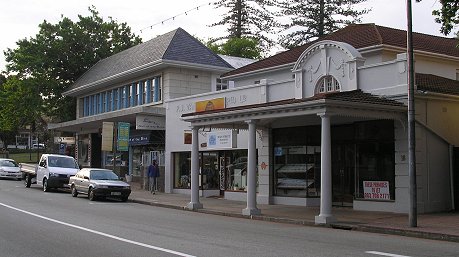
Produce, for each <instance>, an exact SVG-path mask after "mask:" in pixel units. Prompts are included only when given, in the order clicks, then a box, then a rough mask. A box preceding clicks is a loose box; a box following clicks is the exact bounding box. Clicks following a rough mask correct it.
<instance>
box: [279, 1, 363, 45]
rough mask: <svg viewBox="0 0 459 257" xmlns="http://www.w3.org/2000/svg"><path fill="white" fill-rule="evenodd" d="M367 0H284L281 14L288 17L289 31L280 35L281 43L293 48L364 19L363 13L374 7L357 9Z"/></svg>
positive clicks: (285, 28) (285, 25)
mask: <svg viewBox="0 0 459 257" xmlns="http://www.w3.org/2000/svg"><path fill="white" fill-rule="evenodd" d="M365 1H366V0H280V7H281V11H280V16H284V17H285V18H287V19H288V22H286V23H284V24H282V29H283V30H284V32H286V33H287V34H284V35H281V36H280V37H279V43H280V45H281V46H283V47H285V48H293V47H295V46H299V45H303V44H305V43H307V42H310V41H311V40H313V39H315V38H318V37H321V36H323V35H327V34H329V33H332V32H334V31H336V30H338V29H341V28H343V27H344V26H346V25H348V24H351V23H356V22H360V18H359V17H360V16H361V15H363V14H366V13H368V12H369V11H370V10H369V9H362V10H356V9H355V8H354V6H355V5H356V4H358V3H362V2H365Z"/></svg>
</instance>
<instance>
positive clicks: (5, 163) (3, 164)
mask: <svg viewBox="0 0 459 257" xmlns="http://www.w3.org/2000/svg"><path fill="white" fill-rule="evenodd" d="M0 167H19V165H18V164H17V163H16V162H15V161H12V160H0Z"/></svg>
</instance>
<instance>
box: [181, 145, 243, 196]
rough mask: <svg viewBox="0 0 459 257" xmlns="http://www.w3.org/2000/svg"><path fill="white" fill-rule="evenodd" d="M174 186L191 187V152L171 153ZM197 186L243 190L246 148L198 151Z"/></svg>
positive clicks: (204, 188) (207, 188) (210, 188)
mask: <svg viewBox="0 0 459 257" xmlns="http://www.w3.org/2000/svg"><path fill="white" fill-rule="evenodd" d="M173 160H174V161H173V162H174V188H182V189H189V188H191V178H190V175H191V152H179V153H173ZM199 167H200V168H199V187H200V189H203V190H231V191H244V190H246V188H247V150H231V151H211V152H200V153H199Z"/></svg>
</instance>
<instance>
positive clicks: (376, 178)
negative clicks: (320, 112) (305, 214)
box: [273, 120, 395, 206]
mask: <svg viewBox="0 0 459 257" xmlns="http://www.w3.org/2000/svg"><path fill="white" fill-rule="evenodd" d="M320 138H321V135H320V126H308V127H293V128H281V129H274V130H273V141H274V146H273V156H274V170H273V171H274V173H273V174H274V176H273V180H274V183H273V184H274V187H273V194H274V195H275V196H286V197H319V196H320V173H321V169H320V167H321V163H320V155H321V147H320ZM331 141H332V151H331V152H332V156H331V164H332V195H333V204H334V205H342V206H349V205H352V202H353V200H354V199H365V200H373V201H382V200H395V154H394V153H395V152H394V145H395V143H394V124H393V121H390V120H375V121H365V122H356V123H353V124H347V125H340V126H332V129H331Z"/></svg>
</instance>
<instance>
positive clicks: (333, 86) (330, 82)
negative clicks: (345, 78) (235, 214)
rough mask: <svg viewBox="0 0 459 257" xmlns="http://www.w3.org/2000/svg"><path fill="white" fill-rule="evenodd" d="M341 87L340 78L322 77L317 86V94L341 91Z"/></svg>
mask: <svg viewBox="0 0 459 257" xmlns="http://www.w3.org/2000/svg"><path fill="white" fill-rule="evenodd" d="M340 90H341V87H340V85H339V82H338V80H336V79H335V78H334V77H333V76H325V77H322V78H321V79H320V80H319V82H317V86H316V94H322V93H330V92H337V91H340Z"/></svg>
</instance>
